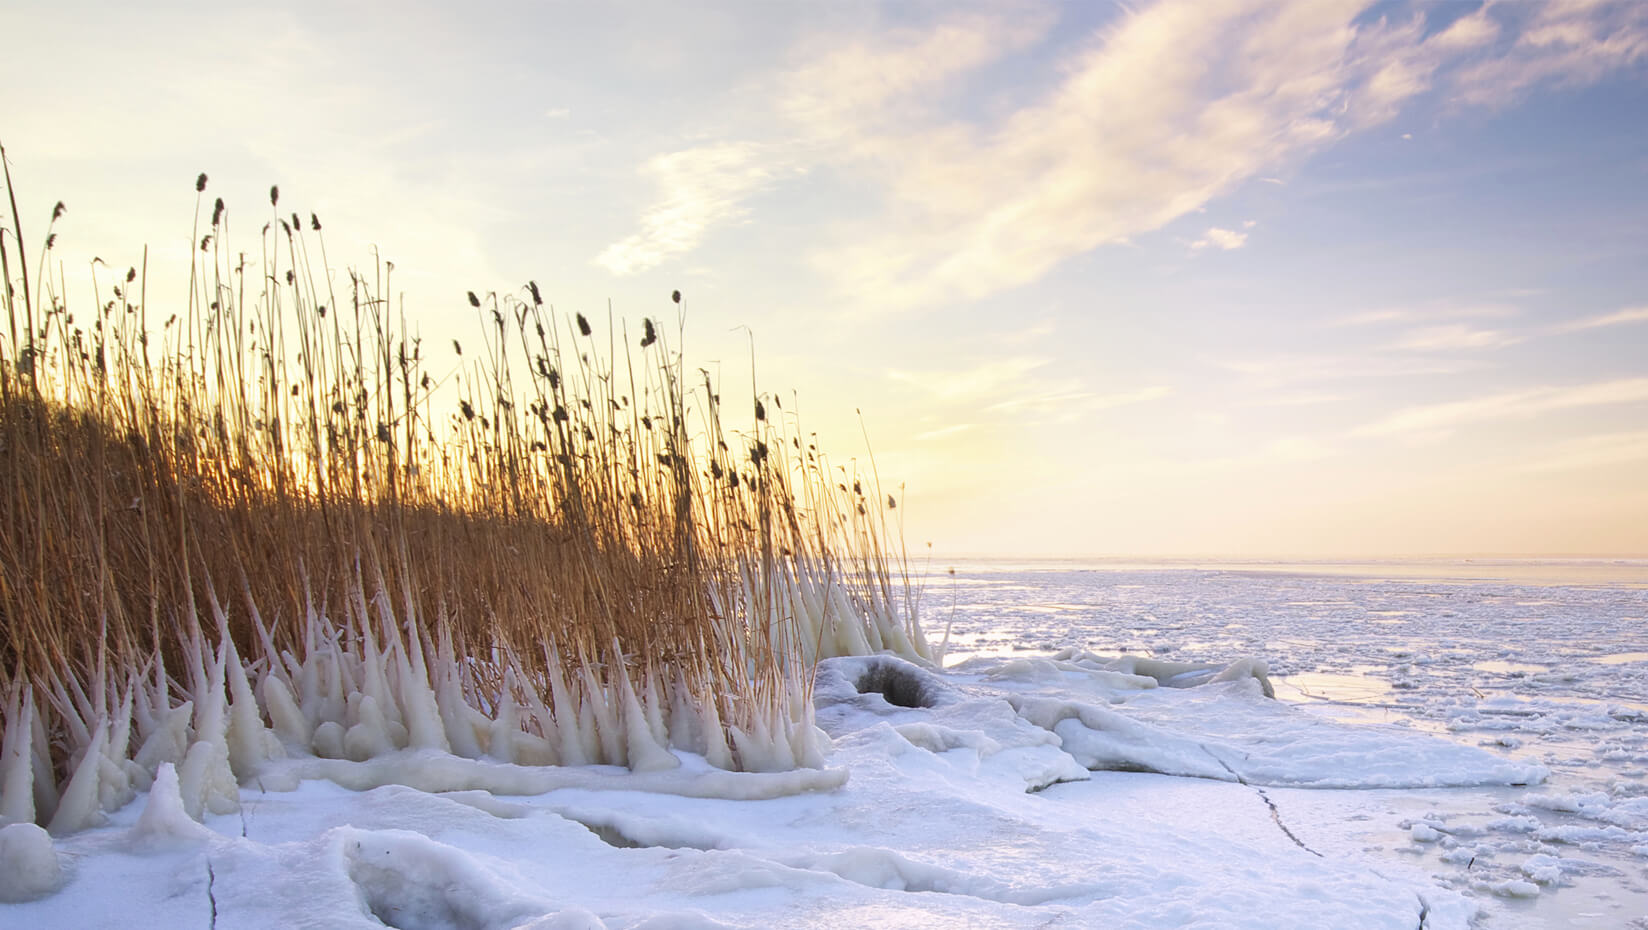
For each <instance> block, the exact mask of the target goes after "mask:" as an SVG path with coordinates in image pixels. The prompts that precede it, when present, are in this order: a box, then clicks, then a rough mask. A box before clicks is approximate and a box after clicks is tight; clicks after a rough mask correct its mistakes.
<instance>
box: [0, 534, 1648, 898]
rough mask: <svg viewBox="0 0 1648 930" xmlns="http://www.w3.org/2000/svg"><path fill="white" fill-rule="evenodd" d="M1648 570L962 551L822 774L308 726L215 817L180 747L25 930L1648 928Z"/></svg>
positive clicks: (8, 848) (822, 706)
mask: <svg viewBox="0 0 1648 930" xmlns="http://www.w3.org/2000/svg"><path fill="white" fill-rule="evenodd" d="M1645 568H1648V566H1644V565H1642V564H1631V563H1623V564H1622V563H1611V564H1601V563H1544V564H1527V563H1469V564H1465V563H1454V564H1451V565H1450V564H1445V563H1419V564H1413V565H1401V564H1395V563H1382V564H1378V565H1358V566H1350V565H1325V564H1311V565H1291V566H1287V565H1260V564H1252V563H1244V564H1232V565H1216V564H1184V563H1176V564H1157V565H1144V564H1121V563H1090V564H1077V563H1015V564H1001V563H961V564H959V565H958V566H957V571H956V573H955V575H954V576H953V580H952V576H951V575H950V574H949V573H948V572H947V571H945V570H943V569H939V570H937V571H932V572H930V573H929V579H930V580H929V582H928V584H927V587H926V590H925V594H924V596H925V615H924V616H925V618H926V620H927V623H928V626H929V628H930V629H931V630H932V631H933V633H934V634H935V638H936V637H937V636H942V635H943V630H944V628H945V626H946V624H948V625H949V626H950V627H951V652H950V655H949V657H948V662H947V667H946V671H944V672H939V671H936V670H933V669H924V668H922V667H920V666H918V665H914V664H911V663H908V662H904V661H902V660H899V659H894V658H890V657H874V658H846V659H831V660H827V661H826V662H825V663H823V665H822V666H821V667H820V671H819V675H818V679H817V684H816V687H815V691H814V695H813V697H814V704H815V706H816V708H817V724H818V727H819V728H820V730H821V735H820V736H819V737H818V738H819V739H820V741H821V742H827V744H828V746H829V749H828V753H827V756H826V768H824V769H822V770H819V769H801V770H797V771H787V772H780V773H771V774H750V773H730V772H723V771H719V770H715V769H713V768H711V767H710V766H709V765H708V764H707V763H706V761H705V760H704V758H702V757H700V756H696V755H694V754H692V753H690V752H685V751H682V750H680V749H673V750H672V752H673V754H674V755H675V757H676V759H677V760H678V762H679V766H678V767H677V768H674V769H671V770H658V771H648V772H639V773H632V772H629V771H626V770H624V769H621V768H617V767H612V766H587V767H571V768H561V767H553V766H522V765H513V764H508V763H506V762H503V761H500V760H498V759H494V758H487V757H485V756H484V755H483V756H481V757H479V758H459V757H456V756H453V755H449V754H445V753H438V752H435V751H432V750H423V751H416V750H401V751H397V752H391V753H388V754H384V755H380V756H377V757H374V758H372V759H370V760H369V761H366V762H349V761H346V760H342V759H319V758H316V757H314V756H313V755H311V754H309V752H308V751H307V750H306V749H305V748H304V747H302V746H288V747H287V750H288V752H287V755H286V757H285V758H279V759H272V760H270V761H269V762H267V763H266V764H265V765H264V767H263V768H261V769H260V770H259V771H258V774H257V775H256V776H254V777H252V778H248V779H246V780H245V781H243V782H242V783H241V784H240V786H239V809H238V810H235V811H232V812H230V813H225V814H216V815H208V816H207V817H206V820H205V826H204V827H203V826H201V825H200V824H197V823H195V822H194V821H191V820H189V819H188V816H187V815H186V814H184V813H183V811H184V804H183V802H182V800H181V799H180V793H179V787H178V784H179V783H178V780H177V779H176V778H175V776H174V775H173V774H172V771H173V770H172V768H171V765H170V763H167V764H165V765H163V766H161V767H160V769H159V775H160V777H159V778H158V779H157V780H156V782H155V787H154V789H153V790H152V791H150V792H149V793H148V794H147V795H139V796H138V798H137V799H136V800H135V801H132V802H131V803H129V804H125V805H124V806H122V807H119V808H118V809H116V810H113V811H112V812H111V813H110V815H109V817H108V819H107V822H106V823H104V824H103V825H101V826H98V827H95V828H92V829H86V830H82V831H80V832H76V833H72V834H70V835H67V836H63V837H58V838H55V839H54V840H47V839H46V837H45V834H44V832H43V831H39V830H38V828H35V827H33V826H32V825H26V824H14V825H11V826H8V827H4V828H0V901H5V900H7V899H10V901H11V903H0V926H6V927H11V926H19V927H22V926H50V927H71V926H72V927H114V926H132V925H137V924H141V925H146V926H203V927H204V926H212V927H216V928H218V930H231V928H253V930H255V928H270V927H313V928H355V930H373V928H379V930H381V928H383V927H386V926H387V927H396V928H401V930H550V928H560V930H725V928H731V927H740V928H743V927H748V928H755V927H760V928H771V927H788V928H796V930H804V928H817V927H821V926H829V927H839V928H843V930H845V928H849V927H865V928H887V927H901V928H927V927H937V926H944V927H970V928H1003V930H1007V928H1013V930H1020V928H1022V930H1029V928H1036V927H1046V926H1070V927H1105V928H1132V930H1157V928H1163V927H1179V928H1205V930H1215V928H1218V930H1230V928H1246V930H1278V928H1294V930H1320V928H1323V927H1345V928H1358V930H1412V928H1420V930H1427V928H1428V930H1469V928H1476V927H1483V928H1513V930H1522V928H1527V930H1532V928H1550V927H1581V928H1584V927H1591V928H1610V930H1625V928H1648V919H1645V917H1648V635H1645V632H1644V625H1645V617H1648V585H1645V582H1648V577H1645V575H1648V572H1645ZM1251 660H1257V662H1260V663H1265V665H1259V664H1255V661H1251ZM1183 663H1196V664H1204V665H1206V666H1210V667H1209V668H1205V669H1200V668H1194V667H1191V666H1187V665H1185V664H1183ZM1266 665H1268V672H1269V675H1268V685H1269V687H1270V688H1271V689H1272V690H1273V691H1274V694H1275V697H1276V698H1278V699H1279V700H1273V699H1271V698H1270V697H1268V696H1266V694H1265V690H1266V685H1267V679H1266V678H1265V677H1263V675H1262V673H1263V672H1264V671H1265V666H1266ZM1256 672H1257V673H1261V674H1255V673H1256ZM231 790H232V786H231Z"/></svg>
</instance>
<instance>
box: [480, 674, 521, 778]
mask: <svg viewBox="0 0 1648 930" xmlns="http://www.w3.org/2000/svg"><path fill="white" fill-rule="evenodd" d="M493 706H495V707H496V708H497V715H496V717H495V718H494V719H493V721H492V727H491V735H490V736H489V737H488V739H487V754H488V755H490V756H492V758H494V759H497V760H498V761H499V762H514V761H515V734H517V733H520V732H521V720H520V717H519V716H518V714H517V712H516V707H515V670H514V669H510V668H506V669H504V685H503V690H502V691H501V692H500V693H499V694H498V699H497V700H496V701H495V702H494V704H493Z"/></svg>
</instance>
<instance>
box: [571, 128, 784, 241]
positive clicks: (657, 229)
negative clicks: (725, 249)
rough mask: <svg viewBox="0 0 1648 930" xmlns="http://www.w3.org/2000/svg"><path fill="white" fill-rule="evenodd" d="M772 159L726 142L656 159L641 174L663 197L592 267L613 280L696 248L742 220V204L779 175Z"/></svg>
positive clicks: (752, 146) (758, 149) (761, 150)
mask: <svg viewBox="0 0 1648 930" xmlns="http://www.w3.org/2000/svg"><path fill="white" fill-rule="evenodd" d="M773 154H774V153H773V152H772V151H771V150H770V149H769V148H768V147H766V146H762V145H758V144H756V143H751V142H726V143H717V144H713V145H706V146H701V147H698V148H691V149H685V150H683V151H679V152H672V153H670V154H668V155H660V156H658V157H656V158H653V159H652V160H651V161H649V162H647V165H646V169H645V171H644V173H645V174H646V175H647V176H648V177H649V178H651V179H652V180H653V182H654V183H655V184H656V185H657V186H658V188H659V190H660V192H661V194H662V196H661V197H660V199H659V200H658V202H657V203H655V204H653V205H652V206H651V207H649V208H647V210H646V211H645V212H644V213H642V215H641V221H640V225H641V228H640V230H639V231H638V232H636V233H634V234H633V235H630V236H628V237H626V238H624V239H622V240H620V241H618V242H614V243H613V244H612V245H609V246H607V247H606V248H605V249H604V250H602V252H601V254H600V255H598V256H596V258H595V262H596V264H599V265H601V266H602V267H604V268H606V269H607V270H608V271H611V272H612V273H613V274H631V273H634V272H637V271H645V270H646V269H648V268H651V267H653V266H655V265H657V264H659V263H660V262H663V261H664V260H665V259H668V258H672V257H674V256H677V255H681V254H684V253H686V252H689V251H691V250H692V249H693V248H694V247H696V246H697V245H698V243H699V240H701V239H702V238H703V236H704V233H705V232H706V231H707V230H708V229H709V228H710V227H711V226H713V225H715V224H717V223H723V222H726V221H727V220H730V219H734V218H736V217H739V216H742V215H743V214H744V212H745V209H744V207H743V205H742V201H743V199H744V198H745V197H747V196H749V195H750V194H752V193H754V192H756V191H758V190H760V189H762V188H763V187H765V186H767V185H768V183H769V182H771V181H772V179H773V177H774V176H775V174H777V173H778V172H779V171H780V170H781V169H780V168H779V167H778V166H777V165H775V164H774V159H773V158H772V157H771V156H772V155H773Z"/></svg>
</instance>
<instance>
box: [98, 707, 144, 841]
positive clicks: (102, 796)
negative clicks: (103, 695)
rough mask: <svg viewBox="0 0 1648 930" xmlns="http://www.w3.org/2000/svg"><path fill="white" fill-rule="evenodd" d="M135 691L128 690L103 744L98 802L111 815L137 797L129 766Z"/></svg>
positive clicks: (112, 719) (99, 771)
mask: <svg viewBox="0 0 1648 930" xmlns="http://www.w3.org/2000/svg"><path fill="white" fill-rule="evenodd" d="M132 690H133V689H132V688H131V687H128V688H127V689H126V694H125V696H124V697H122V698H121V700H120V709H119V710H118V711H116V712H115V714H114V716H113V717H112V718H111V722H110V729H109V738H108V739H106V740H104V742H103V759H102V761H101V762H100V763H99V768H98V800H99V802H101V804H102V805H103V809H104V810H105V811H108V812H109V813H111V814H112V813H114V812H115V811H117V810H119V809H121V808H122V807H125V806H126V805H127V804H130V803H131V801H132V799H133V798H135V797H137V792H136V791H135V790H133V788H132V779H131V776H130V774H129V773H128V769H127V767H126V765H125V762H126V752H127V746H128V740H129V739H130V737H131V730H132ZM105 706H106V705H105Z"/></svg>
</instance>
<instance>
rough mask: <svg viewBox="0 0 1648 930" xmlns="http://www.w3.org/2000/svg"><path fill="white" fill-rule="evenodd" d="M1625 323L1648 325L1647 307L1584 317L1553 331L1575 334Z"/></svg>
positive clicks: (1629, 308)
mask: <svg viewBox="0 0 1648 930" xmlns="http://www.w3.org/2000/svg"><path fill="white" fill-rule="evenodd" d="M1626 323H1648V307H1628V308H1626V309H1624V310H1618V311H1615V312H1613V313H1604V314H1601V315H1599V316H1588V317H1584V318H1582V319H1578V320H1573V321H1571V322H1568V323H1563V324H1562V325H1560V326H1558V327H1556V328H1555V331H1556V332H1559V333H1576V332H1580V331H1582V330H1587V329H1601V328H1602V327H1604V326H1622V325H1624V324H1626Z"/></svg>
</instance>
